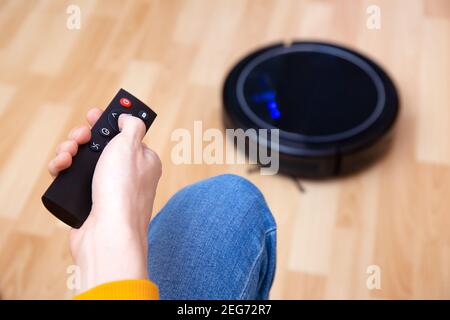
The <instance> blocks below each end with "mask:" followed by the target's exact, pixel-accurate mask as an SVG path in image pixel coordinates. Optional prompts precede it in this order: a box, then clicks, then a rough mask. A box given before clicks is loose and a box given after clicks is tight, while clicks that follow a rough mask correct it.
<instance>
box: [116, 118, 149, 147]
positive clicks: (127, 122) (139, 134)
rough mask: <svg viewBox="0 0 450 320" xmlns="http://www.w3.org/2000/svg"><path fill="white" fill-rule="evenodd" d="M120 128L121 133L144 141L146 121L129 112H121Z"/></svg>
mask: <svg viewBox="0 0 450 320" xmlns="http://www.w3.org/2000/svg"><path fill="white" fill-rule="evenodd" d="M118 124H119V130H120V132H121V134H123V135H125V136H128V137H130V138H131V139H135V140H138V141H142V139H143V138H144V136H145V124H144V121H142V120H141V119H139V118H137V117H133V116H131V115H128V114H121V115H120V116H119V120H118Z"/></svg>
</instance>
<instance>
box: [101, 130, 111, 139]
mask: <svg viewBox="0 0 450 320" xmlns="http://www.w3.org/2000/svg"><path fill="white" fill-rule="evenodd" d="M99 133H100V134H101V135H102V136H104V137H109V136H110V135H111V131H109V129H108V128H101V129H100V130H99Z"/></svg>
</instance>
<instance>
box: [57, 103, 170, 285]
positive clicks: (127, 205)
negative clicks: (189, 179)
mask: <svg viewBox="0 0 450 320" xmlns="http://www.w3.org/2000/svg"><path fill="white" fill-rule="evenodd" d="M101 114H102V111H101V110H100V109H92V110H90V111H89V112H88V114H87V119H88V122H89V124H90V125H91V126H93V125H94V124H95V122H96V121H97V120H98V118H99V117H100V116H101ZM119 128H120V130H121V132H120V133H119V134H118V135H117V136H115V137H114V138H113V139H112V140H111V141H110V142H109V143H108V145H107V146H106V147H105V148H104V150H103V152H102V154H101V156H100V158H99V161H98V162H97V165H96V168H95V172H94V177H93V181H92V202H93V205H92V210H91V213H90V215H89V217H88V218H87V220H86V221H85V223H84V224H83V226H82V227H81V228H80V229H72V231H71V235H70V248H71V252H72V255H73V257H74V259H75V262H76V263H77V265H78V266H80V270H81V289H82V290H83V291H84V290H87V289H89V288H92V287H94V286H96V285H99V284H101V283H105V282H110V281H115V280H125V279H146V278H147V227H148V223H149V221H150V218H151V214H152V207H153V201H154V197H155V193H156V188H157V184H158V181H159V178H160V176H161V162H160V160H159V158H158V156H157V155H156V153H154V152H153V151H152V150H150V149H149V148H148V147H147V146H146V145H145V144H144V143H142V138H143V137H144V135H145V125H144V123H143V122H142V120H140V119H138V118H136V117H133V116H128V115H121V116H120V117H119ZM90 138H91V132H90V128H89V127H88V126H82V127H78V128H75V129H73V130H72V131H71V132H70V134H69V139H68V140H67V141H64V142H63V143H61V144H60V145H59V146H58V148H57V156H56V157H55V158H54V159H53V160H51V161H50V163H49V171H50V173H51V174H52V175H53V176H56V175H57V174H58V173H59V172H60V171H62V170H64V169H66V168H68V167H70V165H71V163H72V157H73V156H74V155H75V154H76V152H77V150H78V145H81V144H84V143H87V142H88V141H89V140H90Z"/></svg>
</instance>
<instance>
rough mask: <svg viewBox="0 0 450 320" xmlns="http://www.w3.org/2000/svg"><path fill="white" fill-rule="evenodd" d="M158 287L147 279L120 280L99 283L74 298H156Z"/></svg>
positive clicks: (157, 296)
mask: <svg viewBox="0 0 450 320" xmlns="http://www.w3.org/2000/svg"><path fill="white" fill-rule="evenodd" d="M158 298H159V295H158V287H157V286H156V285H155V284H154V283H153V282H151V281H149V280H121V281H113V282H108V283H104V284H101V285H99V286H97V287H94V288H92V289H90V290H88V291H85V292H83V293H81V294H79V295H77V296H75V297H74V298H73V299H74V300H158Z"/></svg>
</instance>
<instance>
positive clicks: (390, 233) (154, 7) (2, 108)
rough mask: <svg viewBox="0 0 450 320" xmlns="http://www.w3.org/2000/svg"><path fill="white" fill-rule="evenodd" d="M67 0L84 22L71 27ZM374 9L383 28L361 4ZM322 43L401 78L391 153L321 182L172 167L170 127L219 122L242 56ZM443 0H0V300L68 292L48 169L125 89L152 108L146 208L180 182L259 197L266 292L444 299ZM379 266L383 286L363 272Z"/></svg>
mask: <svg viewBox="0 0 450 320" xmlns="http://www.w3.org/2000/svg"><path fill="white" fill-rule="evenodd" d="M69 4H77V5H78V6H79V7H80V8H81V17H82V23H81V29H80V30H69V29H67V28H66V19H67V17H68V14H67V13H66V8H67V6H68V5H69ZM370 4H377V5H378V6H379V7H380V8H381V29H380V30H370V29H368V28H367V27H366V19H367V17H368V15H367V13H366V8H367V7H368V6H369V5H370ZM291 39H319V40H327V41H332V42H337V43H341V44H344V45H348V46H352V47H354V48H356V49H359V50H361V51H362V52H364V53H365V54H367V55H369V56H371V57H373V58H374V59H376V60H377V61H379V62H380V63H381V64H382V65H383V66H385V68H387V70H389V72H390V74H391V75H392V77H393V78H394V80H395V81H396V84H397V86H398V89H399V91H400V96H401V102H402V110H401V114H400V118H399V122H398V125H397V131H396V137H395V141H394V148H393V149H392V150H391V152H390V153H389V154H388V156H387V157H385V158H384V159H382V161H381V162H379V163H377V164H376V165H375V166H373V167H371V168H370V169H368V170H366V171H364V172H362V173H360V174H358V175H356V176H352V177H348V178H344V179H336V180H331V181H321V182H313V181H302V184H303V187H304V189H305V192H304V193H301V192H300V191H299V189H298V188H297V186H296V185H295V183H294V182H293V181H292V180H291V179H289V178H285V177H281V176H277V177H267V176H260V175H259V174H257V173H248V172H247V170H248V167H246V166H242V165H234V166H231V165H229V166H226V165H224V166H219V165H217V166H207V165H191V166H176V165H174V164H172V162H171V158H170V152H171V148H172V147H173V145H174V142H171V141H170V134H171V132H172V130H174V129H175V128H188V129H190V130H192V128H193V122H194V120H202V121H203V123H204V127H217V128H222V124H221V119H220V110H221V86H222V81H223V78H224V76H225V74H226V72H227V70H228V69H229V68H230V67H231V66H232V65H233V63H234V62H235V61H236V60H237V59H238V58H239V57H241V56H242V55H244V54H246V53H247V52H248V51H249V50H252V49H254V48H257V47H259V46H261V45H265V44H267V43H271V42H276V41H289V40H291ZM449 57H450V2H449V1H447V0H441V1H439V0H434V1H433V0H430V1H427V0H423V1H420V0H398V1H397V0H384V1H382V0H377V1H359V0H340V1H337V0H336V1H323V0H309V1H308V0H305V1H290V0H283V1H266V0H258V1H257V0H247V1H245V0H222V1H208V0H202V1H200V0H199V1H197V0H179V1H172V0H164V1H163V0H161V1H145V0H133V1H127V2H125V1H119V0H102V1H99V0H98V1H93V0H84V1H82V0H70V1H64V0H61V1H53V0H48V1H35V0H20V1H19V0H9V1H7V0H0V115H1V117H0V132H1V138H0V203H1V209H0V295H1V297H2V298H9V299H20V298H25V299H32V298H38V299H46V298H57V299H60V298H69V297H71V295H72V293H71V292H70V291H69V290H68V289H67V286H66V280H67V274H66V269H67V267H68V266H69V265H70V264H71V263H72V261H71V258H70V254H69V252H68V245H67V238H68V229H67V228H66V227H65V226H63V225H62V224H61V223H58V222H57V220H56V219H54V218H53V217H52V216H50V214H49V213H47V212H46V210H45V209H44V208H43V207H42V205H41V202H40V196H41V194H42V193H43V191H44V190H45V188H46V187H47V186H48V184H49V183H50V181H51V180H50V177H49V175H48V173H47V171H46V164H47V161H48V160H49V159H50V158H51V157H52V156H53V154H54V149H55V146H56V144H57V143H58V141H61V140H62V139H64V138H65V136H66V134H67V132H68V130H69V128H71V127H72V126H75V125H78V124H80V123H82V122H83V121H84V114H85V111H86V110H87V109H88V108H90V107H91V106H100V107H104V106H106V105H107V103H108V102H109V100H110V98H111V97H112V96H113V95H114V94H115V92H116V91H117V90H118V88H120V87H124V88H126V89H128V90H129V91H131V92H133V93H134V94H135V95H137V96H138V97H140V98H142V99H143V100H144V101H147V102H148V103H149V104H150V105H151V106H152V107H153V108H154V109H155V110H156V111H157V113H158V119H157V121H156V123H155V124H154V126H153V127H152V128H151V130H150V133H149V135H148V136H147V137H146V142H147V143H148V144H149V145H150V146H151V147H152V148H154V149H155V150H157V152H158V153H159V154H160V156H161V159H162V162H163V166H164V168H163V169H164V170H163V171H164V172H163V177H162V180H161V183H160V186H159V190H158V194H157V199H156V209H159V208H161V206H162V205H163V204H164V203H165V202H166V201H167V200H168V198H169V197H170V196H171V195H172V194H173V193H174V192H176V190H178V189H179V188H180V187H182V186H184V185H186V184H188V183H190V182H193V181H196V180H199V179H202V178H205V177H208V176H212V175H216V174H219V173H223V172H232V173H238V174H242V175H244V176H246V177H248V178H249V179H250V180H251V181H253V182H254V183H255V184H256V185H258V186H259V187H260V188H261V190H262V191H263V193H264V194H265V196H266V198H267V201H268V203H269V205H270V207H271V209H272V210H273V213H274V215H275V217H276V220H277V222H278V266H277V274H276V279H275V283H274V286H273V289H272V294H271V297H272V298H274V299H304V298H320V299H322V298H326V299H328V298H339V299H354V298H368V299H391V298H405V299H411V298H412V299H415V298H446V299H449V298H450V141H449V140H450V59H449ZM371 265H376V266H379V268H380V271H381V289H379V290H376V289H375V290H369V289H368V288H367V286H366V280H367V277H368V276H369V275H368V274H367V273H366V271H367V268H368V267H369V266H371Z"/></svg>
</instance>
